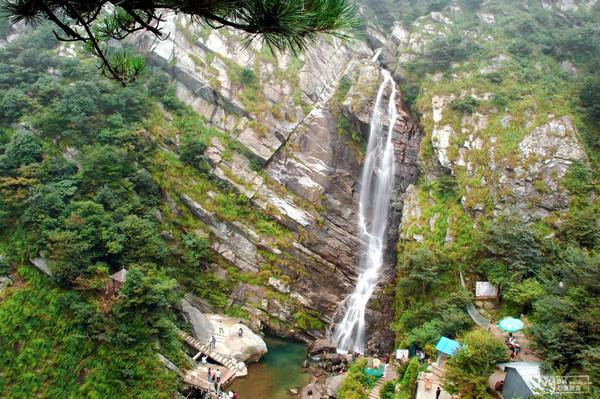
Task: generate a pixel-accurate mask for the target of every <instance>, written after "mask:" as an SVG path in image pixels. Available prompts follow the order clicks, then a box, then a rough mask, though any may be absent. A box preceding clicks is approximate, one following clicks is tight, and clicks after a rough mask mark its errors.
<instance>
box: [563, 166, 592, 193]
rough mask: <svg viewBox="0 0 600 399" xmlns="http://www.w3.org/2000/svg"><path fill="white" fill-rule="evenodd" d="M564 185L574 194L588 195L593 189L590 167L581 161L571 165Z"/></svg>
mask: <svg viewBox="0 0 600 399" xmlns="http://www.w3.org/2000/svg"><path fill="white" fill-rule="evenodd" d="M563 184H564V186H565V187H566V188H567V189H568V190H569V192H571V193H572V194H586V193H587V192H588V191H590V190H591V189H592V173H591V171H590V169H589V167H588V166H587V165H586V164H585V163H583V162H581V161H575V162H573V163H572V164H571V165H569V169H568V170H567V173H566V174H565V177H564V179H563Z"/></svg>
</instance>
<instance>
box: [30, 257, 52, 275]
mask: <svg viewBox="0 0 600 399" xmlns="http://www.w3.org/2000/svg"><path fill="white" fill-rule="evenodd" d="M30 262H31V264H32V265H34V266H35V267H37V268H38V270H39V271H41V272H42V273H44V274H46V275H48V276H52V272H51V271H50V266H48V259H46V258H33V259H30Z"/></svg>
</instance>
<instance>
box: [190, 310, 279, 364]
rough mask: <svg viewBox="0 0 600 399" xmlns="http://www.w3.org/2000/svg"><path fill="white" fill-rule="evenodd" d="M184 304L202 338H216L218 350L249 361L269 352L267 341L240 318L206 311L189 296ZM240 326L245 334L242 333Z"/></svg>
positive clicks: (193, 328)
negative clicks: (191, 300)
mask: <svg viewBox="0 0 600 399" xmlns="http://www.w3.org/2000/svg"><path fill="white" fill-rule="evenodd" d="M180 306H181V310H182V313H183V314H184V315H185V317H186V318H187V320H188V321H189V323H190V325H191V326H192V330H193V333H194V336H195V337H196V338H197V339H198V340H200V342H205V343H208V342H209V341H210V339H211V337H213V336H214V337H215V338H216V346H215V350H216V351H217V352H219V353H222V354H223V355H226V356H229V357H232V358H234V359H236V360H237V361H239V362H246V363H251V362H257V361H259V360H260V358H261V357H262V356H263V355H264V354H265V353H267V345H266V344H265V342H264V341H263V340H262V338H261V337H259V336H258V335H256V334H255V333H254V332H253V331H252V330H250V329H249V328H248V327H247V326H246V325H245V324H242V323H240V320H239V319H237V318H233V317H227V316H222V315H218V314H210V313H203V312H201V311H200V310H198V309H197V308H195V307H194V306H193V305H192V304H191V303H190V302H188V300H187V299H182V300H181V304H180ZM240 329H241V330H242V336H240V335H239V331H240Z"/></svg>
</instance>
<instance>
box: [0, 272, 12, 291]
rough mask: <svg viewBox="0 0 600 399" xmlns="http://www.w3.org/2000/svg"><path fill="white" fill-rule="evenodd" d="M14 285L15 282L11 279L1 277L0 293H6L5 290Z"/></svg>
mask: <svg viewBox="0 0 600 399" xmlns="http://www.w3.org/2000/svg"><path fill="white" fill-rule="evenodd" d="M12 284H13V281H12V280H11V278H10V277H6V276H0V292H2V291H4V289H6V288H8V287H10V286H11V285H12Z"/></svg>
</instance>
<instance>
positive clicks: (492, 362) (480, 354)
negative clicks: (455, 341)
mask: <svg viewBox="0 0 600 399" xmlns="http://www.w3.org/2000/svg"><path fill="white" fill-rule="evenodd" d="M461 343H462V347H461V348H460V349H459V350H458V351H457V352H456V354H455V355H454V356H452V357H451V358H450V359H449V360H448V362H447V364H446V375H445V382H444V389H446V390H447V391H448V392H449V393H451V394H459V395H460V397H461V398H466V399H482V398H488V397H491V395H490V393H488V383H487V382H488V377H489V376H490V374H491V373H492V372H493V371H494V368H495V367H496V363H498V362H500V361H502V360H505V359H506V347H505V345H504V342H502V341H501V340H499V339H498V338H496V337H495V336H493V335H492V334H490V333H488V332H486V331H483V330H474V331H471V332H469V333H468V334H466V335H465V336H464V338H463V339H462V342H461Z"/></svg>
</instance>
